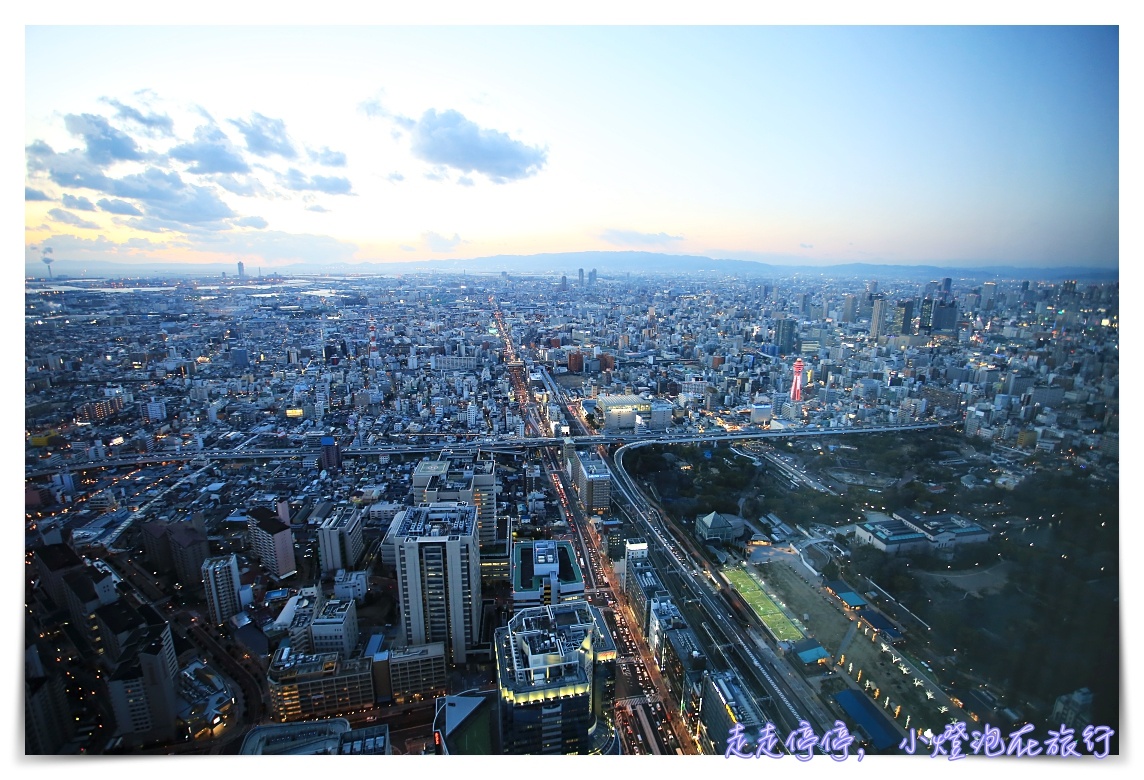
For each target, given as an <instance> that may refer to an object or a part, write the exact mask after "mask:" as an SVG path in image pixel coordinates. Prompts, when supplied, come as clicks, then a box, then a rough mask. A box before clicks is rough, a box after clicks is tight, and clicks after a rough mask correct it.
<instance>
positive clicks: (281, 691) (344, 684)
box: [266, 645, 374, 723]
mask: <svg viewBox="0 0 1144 780" xmlns="http://www.w3.org/2000/svg"><path fill="white" fill-rule="evenodd" d="M266 682H267V683H268V685H269V688H270V709H271V713H272V716H273V717H274V719H275V720H277V721H280V722H283V723H286V722H290V721H297V720H309V719H311V718H325V717H336V716H341V715H346V714H349V713H351V712H354V711H356V710H363V709H366V708H367V707H372V706H374V695H373V661H372V660H371V659H369V658H352V659H349V660H345V659H341V658H340V657H339V656H338V654H337V653H319V654H308V653H306V654H300V653H294V652H293V651H292V650H291V648H290V647H289V645H284V646H282V647H280V648H278V650H277V651H276V652H275V653H274V657H273V659H271V662H270V668H269V670H267V672H266Z"/></svg>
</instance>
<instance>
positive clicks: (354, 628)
mask: <svg viewBox="0 0 1144 780" xmlns="http://www.w3.org/2000/svg"><path fill="white" fill-rule="evenodd" d="M357 643H358V619H357V606H356V605H355V604H354V602H353V600H348V601H343V600H341V599H330V600H329V601H327V602H326V603H325V604H323V605H322V606H321V607H320V608H319V609H317V610H316V612H315V613H314V616H313V619H312V621H311V622H310V652H312V653H319V654H320V653H341V654H342V657H343V658H349V657H350V655H352V654H353V651H354V648H355V647H357Z"/></svg>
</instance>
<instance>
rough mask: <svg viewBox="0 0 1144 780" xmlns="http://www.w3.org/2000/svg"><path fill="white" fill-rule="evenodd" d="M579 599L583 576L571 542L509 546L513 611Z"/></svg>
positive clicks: (544, 540)
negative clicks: (510, 550)
mask: <svg viewBox="0 0 1144 780" xmlns="http://www.w3.org/2000/svg"><path fill="white" fill-rule="evenodd" d="M583 598H584V574H583V572H581V571H580V564H579V563H578V562H577V560H576V552H575V550H574V549H573V548H572V543H571V542H569V541H564V540H560V541H554V540H551V539H537V540H535V541H529V542H517V543H516V544H514V545H513V546H512V606H513V610H515V611H519V610H521V609H524V608H526V607H540V606H547V605H549V604H560V603H562V602H565V601H573V600H577V599H583Z"/></svg>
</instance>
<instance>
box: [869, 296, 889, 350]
mask: <svg viewBox="0 0 1144 780" xmlns="http://www.w3.org/2000/svg"><path fill="white" fill-rule="evenodd" d="M885 333H886V299H885V297H883V296H881V295H875V296H874V311H873V313H872V314H871V315H870V341H877V340H878V339H879V338H881V337H882V336H883V335H884V334H885Z"/></svg>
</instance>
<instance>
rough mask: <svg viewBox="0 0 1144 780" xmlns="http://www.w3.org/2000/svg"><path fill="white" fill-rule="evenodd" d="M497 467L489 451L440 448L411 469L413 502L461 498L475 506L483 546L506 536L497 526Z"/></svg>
mask: <svg viewBox="0 0 1144 780" xmlns="http://www.w3.org/2000/svg"><path fill="white" fill-rule="evenodd" d="M496 488H497V471H496V461H495V460H494V459H493V454H492V453H491V452H478V453H476V454H475V455H473V454H469V453H457V452H442V453H441V455H440V457H439V458H438V459H437V460H429V459H425V460H422V461H421V462H419V463H418V464H417V465H416V467H414V470H413V503H414V504H432V503H437V502H441V501H463V502H465V503H466V504H469V505H470V506H472V507H474V508H475V509H476V510H477V538H478V540H479V541H480V543H481V544H482V545H484V546H486V547H487V546H489V545H492V544H494V543H495V542H496V541H497V540H498V539H500V540H502V541H504V540H506V539H507V538H508V534H507V532H501V531H498V529H497V523H498V517H497V501H496ZM501 547H502V548H503V547H504V545H501Z"/></svg>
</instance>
